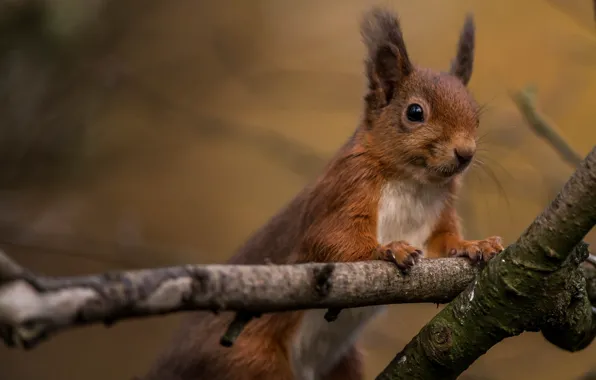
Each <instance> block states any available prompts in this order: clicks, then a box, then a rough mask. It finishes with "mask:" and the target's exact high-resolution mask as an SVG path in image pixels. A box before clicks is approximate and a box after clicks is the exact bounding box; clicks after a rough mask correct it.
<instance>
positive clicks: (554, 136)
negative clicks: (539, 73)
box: [511, 86, 582, 168]
mask: <svg viewBox="0 0 596 380" xmlns="http://www.w3.org/2000/svg"><path fill="white" fill-rule="evenodd" d="M511 98H512V99H513V101H514V102H515V104H516V105H517V107H518V109H519V110H520V112H521V114H522V115H523V117H524V118H525V119H526V122H527V123H528V125H529V126H530V127H531V128H532V130H533V131H534V133H535V134H536V135H538V137H540V138H542V139H544V140H545V141H546V142H548V144H549V145H550V146H551V147H552V148H553V149H554V150H555V151H556V152H557V153H558V154H559V156H561V158H562V159H563V160H564V161H565V162H567V163H568V164H569V165H571V166H573V167H574V168H575V167H577V166H578V165H579V163H580V162H581V160H582V157H581V156H580V155H579V154H578V153H577V152H576V151H575V150H574V149H573V147H571V145H570V144H569V143H568V142H567V140H565V138H564V137H563V135H562V134H561V133H560V132H558V130H557V128H556V126H555V125H554V124H553V123H552V122H551V121H549V120H548V119H547V118H546V116H544V115H542V114H540V113H539V112H538V111H537V110H536V89H535V88H533V87H530V86H529V87H527V88H526V89H525V90H522V91H518V92H516V93H514V94H512V95H511Z"/></svg>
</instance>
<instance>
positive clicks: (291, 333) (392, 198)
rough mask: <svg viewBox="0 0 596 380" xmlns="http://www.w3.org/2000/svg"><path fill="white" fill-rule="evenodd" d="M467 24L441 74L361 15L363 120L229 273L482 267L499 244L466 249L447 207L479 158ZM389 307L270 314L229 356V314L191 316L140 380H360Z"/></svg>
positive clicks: (394, 22) (388, 20)
mask: <svg viewBox="0 0 596 380" xmlns="http://www.w3.org/2000/svg"><path fill="white" fill-rule="evenodd" d="M474 33H475V28H474V22H473V18H472V16H471V15H470V16H468V17H467V18H466V21H465V24H464V27H463V30H462V32H461V35H460V38H459V42H458V47H457V53H456V57H455V59H454V60H453V61H452V63H451V68H450V71H449V72H448V73H444V72H437V71H433V70H430V69H427V68H421V67H418V66H415V65H414V64H413V63H412V62H411V61H410V58H409V56H408V52H407V50H406V45H405V43H404V40H403V37H402V31H401V28H400V24H399V21H398V17H397V15H395V14H393V13H392V12H391V11H389V10H386V9H383V8H378V7H375V8H373V9H371V10H370V11H368V12H366V13H365V16H364V17H363V20H362V24H361V34H362V37H363V41H364V43H365V45H366V47H367V56H366V61H365V67H366V76H367V79H368V87H367V93H366V95H365V98H364V100H365V101H364V108H365V109H364V117H363V119H362V121H361V123H360V125H359V126H358V128H357V129H356V130H355V132H354V133H353V135H352V136H351V137H350V138H349V139H348V141H347V142H346V143H345V144H344V145H343V147H342V148H340V150H339V151H338V152H337V154H336V155H335V156H334V158H333V159H332V160H331V162H330V163H329V164H328V165H327V167H326V169H325V171H324V172H323V174H322V175H320V176H319V177H318V178H317V179H316V180H315V181H314V183H312V184H310V185H309V186H307V187H306V188H305V189H303V190H302V191H301V192H300V193H299V194H298V195H297V196H296V197H295V198H294V200H293V201H291V202H290V203H289V204H288V205H287V206H286V207H285V208H284V209H283V210H281V211H280V212H279V213H278V214H277V215H275V216H274V217H273V218H272V219H271V220H270V221H269V222H268V223H267V224H265V225H264V226H263V227H262V228H261V229H260V230H258V231H257V232H256V233H255V234H254V235H253V236H252V237H250V238H249V239H248V241H247V242H246V243H245V244H244V246H242V247H241V248H240V249H239V250H238V251H237V253H236V254H235V255H234V256H233V257H232V258H231V259H230V260H229V261H228V263H229V264H263V263H265V262H271V263H273V264H282V263H305V262H354V261H364V260H378V259H380V260H388V261H390V262H392V263H394V264H395V265H397V267H398V268H399V269H401V270H402V271H404V272H405V273H407V271H408V269H409V268H411V267H412V266H413V265H415V264H416V262H417V261H418V259H419V258H420V257H428V258H435V257H450V256H463V257H468V258H469V259H471V260H473V261H479V260H488V259H490V258H491V257H493V256H494V255H495V254H497V253H499V252H501V251H502V250H503V246H502V245H501V239H500V238H499V237H497V236H493V237H489V238H487V239H484V240H464V238H463V237H462V234H461V232H460V222H459V219H458V216H457V213H456V209H455V206H454V201H455V198H456V194H457V191H458V188H459V187H460V185H461V181H462V176H463V175H464V173H465V172H466V171H467V169H468V168H469V167H470V163H471V162H472V161H473V159H474V154H475V150H476V139H477V133H476V132H477V129H478V125H479V107H478V105H477V104H476V102H475V100H474V98H473V96H472V95H471V94H470V92H469V90H468V89H467V84H468V82H469V81H470V77H471V75H472V67H473V58H474V57H473V56H474ZM383 308H384V306H372V307H363V308H355V309H347V310H343V311H342V312H341V313H340V314H339V315H338V318H337V320H335V321H333V322H327V321H326V320H325V319H324V311H323V310H306V311H298V312H284V313H273V314H266V315H263V316H262V317H260V318H258V319H255V320H253V321H252V322H250V323H249V324H248V325H247V326H246V328H245V330H244V331H243V332H242V334H241V335H240V336H239V337H238V339H237V341H236V342H235V343H234V345H233V346H232V347H229V348H228V347H222V346H221V345H220V344H219V339H220V337H221V336H222V334H223V333H224V332H225V330H226V327H227V326H228V324H229V323H230V321H231V320H232V317H233V315H232V314H231V313H222V314H219V315H213V314H211V313H207V312H200V313H194V314H192V315H191V316H190V318H189V319H188V320H187V321H186V322H185V323H184V324H183V326H182V329H181V330H180V332H179V334H178V336H177V337H176V339H175V341H174V343H173V344H172V346H171V348H170V349H169V350H168V351H167V352H165V353H164V355H162V356H161V357H160V358H159V360H158V361H157V362H156V363H155V365H154V367H153V368H152V369H151V370H150V372H149V374H148V375H147V376H146V377H145V380H211V379H213V380H216V379H217V380H256V379H261V380H340V379H342V380H361V379H362V378H363V363H362V358H361V354H360V351H359V350H358V348H357V346H356V340H357V337H358V334H359V332H360V331H361V330H362V328H363V327H364V325H365V324H366V323H368V322H369V321H370V320H371V319H372V318H373V317H374V316H376V315H377V314H378V313H379V312H380V311H381V310H383Z"/></svg>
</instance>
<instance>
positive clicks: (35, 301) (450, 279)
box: [0, 253, 596, 348]
mask: <svg viewBox="0 0 596 380" xmlns="http://www.w3.org/2000/svg"><path fill="white" fill-rule="evenodd" d="M478 270H479V268H478V267H474V266H472V265H470V264H469V262H468V261H466V260H465V259H455V258H453V259H433V260H422V261H421V263H420V264H419V265H417V266H416V267H415V268H413V269H412V271H411V272H410V273H409V274H407V275H405V276H404V275H402V274H401V273H400V272H399V271H398V270H397V269H396V268H395V266H393V265H391V264H389V263H385V262H381V261H373V262H360V263H334V264H301V265H240V266H232V265H186V266H180V267H170V268H158V269H147V270H137V271H122V272H114V273H106V274H100V275H90V276H81V277H63V278H59V277H56V278H53V277H44V276H35V275H33V274H31V273H30V272H28V271H26V270H24V269H22V268H20V267H19V266H18V265H17V264H16V263H14V262H13V261H12V260H10V259H9V258H8V257H7V256H6V255H4V254H1V253H0V335H1V336H2V338H3V339H4V342H5V343H6V344H7V345H9V346H20V347H24V348H31V347H34V346H35V345H36V344H38V343H39V342H41V341H43V340H44V339H45V338H47V337H49V336H51V334H52V333H55V332H58V331H60V330H63V329H65V328H69V327H73V326H81V325H88V324H93V323H105V324H106V325H110V324H113V323H114V322H115V321H117V320H120V319H127V318H135V317H145V316H151V315H160V314H166V313H174V312H180V311H188V310H212V311H214V312H217V311H246V312H253V313H257V314H260V313H268V312H275V311H287V310H298V309H312V308H338V309H342V308H349V307H359V306H367V305H375V304H392V303H413V302H433V303H446V302H448V301H450V300H451V299H453V298H454V297H455V296H456V295H457V294H458V293H460V292H461V291H462V290H463V289H464V288H465V287H466V286H467V285H468V284H469V283H470V282H471V281H472V280H473V279H474V277H475V276H476V274H477V273H478ZM594 272H595V277H596V271H594ZM595 296H596V294H595Z"/></svg>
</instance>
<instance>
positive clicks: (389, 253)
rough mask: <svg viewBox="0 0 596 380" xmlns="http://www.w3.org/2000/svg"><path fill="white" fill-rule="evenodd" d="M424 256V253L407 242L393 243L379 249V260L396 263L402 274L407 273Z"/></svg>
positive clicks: (380, 246)
mask: <svg viewBox="0 0 596 380" xmlns="http://www.w3.org/2000/svg"><path fill="white" fill-rule="evenodd" d="M421 256H422V251H421V250H420V249H418V248H416V247H413V246H411V245H410V244H408V243H407V242H405V241H393V242H391V243H389V244H386V245H379V246H378V247H377V259H379V260H385V261H389V262H392V263H394V264H395V265H396V266H397V267H398V268H399V269H400V270H401V271H402V273H407V272H408V271H409V270H410V268H411V267H412V266H414V264H416V263H417V262H418V260H419V259H420V257H421Z"/></svg>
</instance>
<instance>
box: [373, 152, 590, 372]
mask: <svg viewBox="0 0 596 380" xmlns="http://www.w3.org/2000/svg"><path fill="white" fill-rule="evenodd" d="M595 223H596V147H595V148H593V149H592V151H591V152H590V154H588V156H587V157H586V158H585V159H584V160H583V161H582V162H581V164H580V165H579V167H578V169H577V170H576V172H575V173H574V174H573V176H572V177H571V178H570V179H569V181H568V182H567V183H566V184H565V186H564V187H563V189H562V190H561V192H560V193H559V194H558V196H557V197H556V198H555V199H554V200H553V202H552V203H551V204H550V206H549V207H547V208H546V209H545V210H544V211H543V213H542V214H541V215H540V216H538V218H536V220H535V221H534V222H533V223H532V224H531V225H530V226H529V227H528V229H527V230H526V231H525V232H524V233H523V234H522V235H521V237H520V238H519V239H518V240H517V242H515V243H514V244H512V245H511V246H509V247H507V249H506V250H505V251H504V252H503V253H501V254H500V255H499V256H497V257H496V258H495V259H494V260H491V261H490V262H489V263H488V265H487V268H486V269H485V270H483V271H482V272H481V273H480V274H479V275H478V277H477V278H476V279H475V280H474V281H473V283H472V284H470V285H469V286H468V287H467V288H466V290H464V291H463V292H462V293H461V294H460V295H458V296H457V297H456V298H455V300H453V301H452V302H451V303H450V304H449V305H447V306H446V307H445V308H444V309H443V310H442V311H441V312H439V313H438V314H437V315H436V316H435V317H434V318H433V319H432V320H431V321H430V322H429V323H428V324H427V325H426V326H425V327H424V328H423V329H422V330H421V331H420V333H419V334H418V335H417V336H416V337H414V339H412V341H411V342H410V343H409V344H408V345H407V346H406V347H405V348H404V349H403V351H401V352H400V353H399V354H398V355H397V356H396V357H395V358H394V359H393V360H392V361H391V363H390V364H389V365H388V366H387V367H386V368H385V370H384V371H383V372H382V373H381V374H380V375H379V376H378V377H377V379H379V380H381V379H383V380H389V379H455V378H457V377H458V376H459V375H460V374H461V373H462V372H463V371H464V370H466V369H467V368H468V367H469V366H470V365H471V364H472V363H473V362H474V361H475V360H476V359H478V358H479V357H480V356H482V355H483V354H484V353H486V352H487V351H488V350H489V349H490V348H491V347H493V346H494V345H495V344H497V343H499V342H500V341H502V340H503V339H505V338H508V337H512V336H515V335H518V334H520V333H522V332H524V331H542V333H543V335H544V336H545V338H546V339H547V340H549V341H550V342H551V343H553V344H556V345H557V346H559V347H561V348H563V349H565V350H569V351H576V350H580V349H583V348H584V347H586V346H587V345H588V344H589V343H590V342H592V340H593V339H594V336H595V335H596V318H595V317H594V313H593V308H592V306H591V305H590V298H589V296H588V294H587V291H586V279H585V277H584V276H583V275H582V274H581V272H580V271H579V270H578V266H579V263H580V262H582V261H583V260H584V259H585V258H587V257H588V255H589V253H588V250H587V245H586V244H585V243H582V242H581V240H582V239H583V237H584V236H585V235H586V234H587V233H588V232H589V231H590V230H591V229H592V228H593V226H594V224H595ZM572 252H573V253H572Z"/></svg>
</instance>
